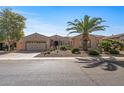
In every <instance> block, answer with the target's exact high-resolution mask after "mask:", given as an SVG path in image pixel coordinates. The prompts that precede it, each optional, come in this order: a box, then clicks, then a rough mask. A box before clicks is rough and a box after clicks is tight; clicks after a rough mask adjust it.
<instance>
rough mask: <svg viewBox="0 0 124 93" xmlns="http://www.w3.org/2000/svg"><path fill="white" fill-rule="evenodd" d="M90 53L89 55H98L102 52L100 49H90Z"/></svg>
mask: <svg viewBox="0 0 124 93" xmlns="http://www.w3.org/2000/svg"><path fill="white" fill-rule="evenodd" d="M88 54H89V55H93V56H98V55H99V54H100V53H99V51H98V50H94V49H93V50H89V51H88Z"/></svg>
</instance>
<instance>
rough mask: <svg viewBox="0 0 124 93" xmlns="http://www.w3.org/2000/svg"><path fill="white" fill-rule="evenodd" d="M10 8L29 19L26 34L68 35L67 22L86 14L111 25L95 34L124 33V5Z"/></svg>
mask: <svg viewBox="0 0 124 93" xmlns="http://www.w3.org/2000/svg"><path fill="white" fill-rule="evenodd" d="M1 8H3V7H0V9H1ZM10 8H12V10H13V11H15V12H18V13H20V14H22V15H23V16H25V18H26V19H27V20H26V28H25V29H24V32H25V35H29V34H32V33H34V32H38V33H40V34H43V35H48V36H51V35H54V34H57V35H63V36H66V35H67V34H68V32H67V31H66V30H65V29H66V28H67V22H68V21H73V20H74V19H81V18H83V16H84V15H89V16H91V17H101V18H103V19H104V20H106V22H105V23H104V24H105V25H108V26H109V28H107V29H106V31H97V32H94V33H93V34H98V35H112V34H119V33H124V7H123V6H13V7H10Z"/></svg>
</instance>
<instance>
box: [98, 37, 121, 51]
mask: <svg viewBox="0 0 124 93" xmlns="http://www.w3.org/2000/svg"><path fill="white" fill-rule="evenodd" d="M99 48H100V49H103V50H104V51H105V52H109V53H110V51H112V52H113V51H116V50H118V51H119V50H121V49H122V48H123V45H122V44H121V43H120V42H119V41H115V40H109V39H106V40H103V41H101V42H100V43H99Z"/></svg>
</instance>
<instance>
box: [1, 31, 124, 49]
mask: <svg viewBox="0 0 124 93" xmlns="http://www.w3.org/2000/svg"><path fill="white" fill-rule="evenodd" d="M103 39H114V40H118V41H120V42H122V43H123V44H124V34H118V35H112V36H101V35H93V34H90V35H89V41H88V48H89V49H91V48H92V49H95V48H97V47H98V43H99V42H100V41H101V40H103ZM82 44H83V41H82V35H77V36H73V37H64V36H59V35H53V36H49V37H48V36H45V35H41V34H39V33H33V34H31V35H28V36H25V37H24V38H22V39H21V40H19V42H17V43H16V45H15V46H16V49H17V50H28V51H35V50H37V51H44V50H48V49H50V48H56V46H59V45H69V46H71V47H73V48H81V47H82ZM4 45H5V42H0V50H2V47H3V46H4Z"/></svg>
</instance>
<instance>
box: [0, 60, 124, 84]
mask: <svg viewBox="0 0 124 93" xmlns="http://www.w3.org/2000/svg"><path fill="white" fill-rule="evenodd" d="M83 65H84V63H76V62H75V60H74V59H39V60H38V59H36V60H0V85H1V86H84V85H85V86H90V85H91V86H92V85H94V86H95V85H97V86H98V85H124V69H123V67H118V70H116V71H104V70H102V69H101V68H100V66H99V67H96V68H83V67H82V66H83Z"/></svg>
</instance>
